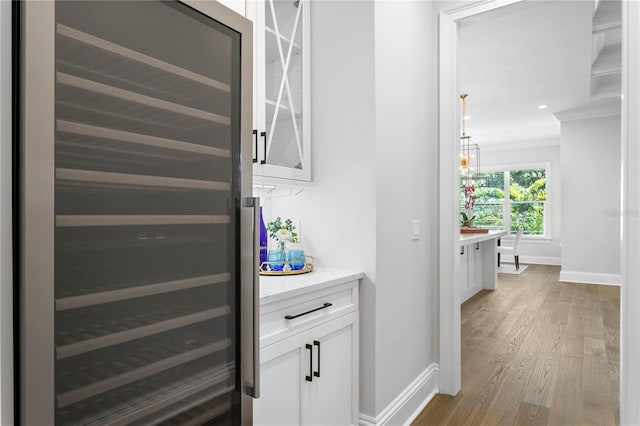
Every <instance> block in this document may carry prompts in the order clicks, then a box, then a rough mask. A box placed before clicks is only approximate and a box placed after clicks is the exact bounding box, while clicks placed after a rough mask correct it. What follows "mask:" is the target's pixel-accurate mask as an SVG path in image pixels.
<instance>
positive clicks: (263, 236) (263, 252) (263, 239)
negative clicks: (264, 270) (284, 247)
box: [260, 206, 267, 265]
mask: <svg viewBox="0 0 640 426" xmlns="http://www.w3.org/2000/svg"><path fill="white" fill-rule="evenodd" d="M266 261H267V227H266V226H265V225H264V219H263V218H262V206H260V265H262V263H263V262H266Z"/></svg>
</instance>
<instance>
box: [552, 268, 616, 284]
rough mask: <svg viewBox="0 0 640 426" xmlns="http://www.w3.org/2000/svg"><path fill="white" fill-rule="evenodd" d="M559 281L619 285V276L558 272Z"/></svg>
mask: <svg viewBox="0 0 640 426" xmlns="http://www.w3.org/2000/svg"><path fill="white" fill-rule="evenodd" d="M560 281H564V282H569V283H583V284H602V285H617V286H619V285H620V274H601V273H597V272H576V271H563V270H561V271H560Z"/></svg>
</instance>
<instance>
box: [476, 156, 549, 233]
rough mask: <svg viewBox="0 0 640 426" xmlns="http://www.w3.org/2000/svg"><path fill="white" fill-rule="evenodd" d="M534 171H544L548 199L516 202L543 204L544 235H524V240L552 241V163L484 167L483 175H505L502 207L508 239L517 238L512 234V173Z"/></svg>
mask: <svg viewBox="0 0 640 426" xmlns="http://www.w3.org/2000/svg"><path fill="white" fill-rule="evenodd" d="M533 169H544V170H545V177H546V179H547V181H546V185H545V192H546V194H547V199H546V200H544V201H540V200H535V201H516V202H515V203H516V204H520V203H522V204H531V203H542V204H543V206H544V225H543V226H544V233H543V234H542V235H528V234H523V235H522V238H523V239H527V240H541V241H545V240H551V239H552V238H553V237H552V235H551V229H552V228H551V226H552V220H551V211H552V210H551V207H552V203H551V200H552V192H553V191H552V188H551V185H550V182H551V181H552V180H551V178H552V171H551V163H550V162H548V161H545V162H532V163H517V164H510V165H507V166H499V165H498V166H489V167H483V170H481V173H483V172H487V173H490V172H493V173H496V172H502V173H504V174H505V175H504V188H503V189H504V203H503V206H502V230H504V231H507V237H509V236H515V233H512V232H511V204H512V201H511V197H510V196H509V187H510V185H511V182H510V181H511V179H510V173H511V172H512V171H516V170H533Z"/></svg>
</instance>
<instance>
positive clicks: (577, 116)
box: [553, 97, 620, 123]
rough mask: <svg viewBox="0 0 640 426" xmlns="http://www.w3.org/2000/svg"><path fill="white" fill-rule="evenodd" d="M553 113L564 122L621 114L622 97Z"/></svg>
mask: <svg viewBox="0 0 640 426" xmlns="http://www.w3.org/2000/svg"><path fill="white" fill-rule="evenodd" d="M553 115H555V116H556V118H557V119H558V120H560V121H561V122H562V123H565V122H567V121H575V120H592V119H596V118H604V117H611V116H616V115H620V98H619V97H615V98H608V99H605V100H603V101H596V102H593V103H591V104H589V105H586V106H582V107H578V108H572V109H567V110H564V111H558V112H556V113H555V114H553Z"/></svg>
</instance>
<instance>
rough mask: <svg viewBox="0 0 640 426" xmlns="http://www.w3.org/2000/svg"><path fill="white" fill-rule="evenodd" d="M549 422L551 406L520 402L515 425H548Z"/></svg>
mask: <svg viewBox="0 0 640 426" xmlns="http://www.w3.org/2000/svg"><path fill="white" fill-rule="evenodd" d="M548 423H549V408H547V407H543V406H541V405H535V404H529V403H528V402H523V403H521V404H520V407H519V409H518V414H517V415H516V419H515V421H514V422H513V424H514V425H522V426H546V425H547V424H548Z"/></svg>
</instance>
